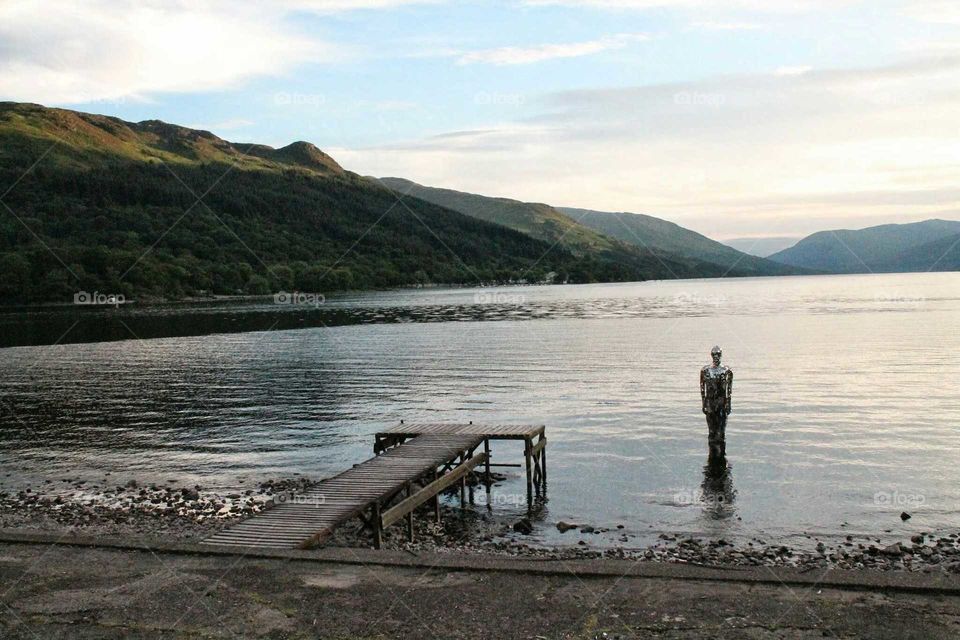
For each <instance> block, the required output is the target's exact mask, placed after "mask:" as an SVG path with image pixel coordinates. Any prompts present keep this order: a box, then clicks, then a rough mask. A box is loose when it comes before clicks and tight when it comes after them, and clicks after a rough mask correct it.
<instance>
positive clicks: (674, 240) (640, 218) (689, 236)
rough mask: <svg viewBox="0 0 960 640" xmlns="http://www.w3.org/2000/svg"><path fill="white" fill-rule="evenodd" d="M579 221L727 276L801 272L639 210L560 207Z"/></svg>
mask: <svg viewBox="0 0 960 640" xmlns="http://www.w3.org/2000/svg"><path fill="white" fill-rule="evenodd" d="M560 211H562V212H564V213H566V214H568V215H570V216H571V217H573V218H574V219H575V220H577V221H579V222H580V224H582V225H584V226H587V227H589V228H591V229H593V230H595V231H598V232H599V233H603V234H605V235H608V236H610V237H611V238H617V239H619V240H622V241H623V242H629V243H631V244H634V245H636V246H638V247H643V248H650V249H654V250H659V251H664V252H669V253H672V254H676V255H679V256H684V257H687V258H692V259H696V260H702V261H706V262H712V263H714V264H717V265H719V266H720V267H721V268H722V269H723V270H724V271H729V273H727V275H749V276H772V275H791V274H797V273H802V272H803V271H804V270H802V269H795V268H791V267H785V266H784V265H782V264H778V263H776V262H771V261H770V260H766V259H764V258H759V257H757V256H751V255H748V254H746V253H744V252H742V251H738V250H737V249H734V248H733V247H728V246H727V245H725V244H722V243H720V242H717V241H716V240H711V239H710V238H708V237H706V236H704V235H701V234H699V233H697V232H696V231H691V230H690V229H686V228H684V227H681V226H680V225H678V224H675V223H673V222H668V221H667V220H662V219H660V218H654V217H653V216H648V215H644V214H642V213H626V212H609V211H592V210H590V209H574V208H570V207H561V208H560Z"/></svg>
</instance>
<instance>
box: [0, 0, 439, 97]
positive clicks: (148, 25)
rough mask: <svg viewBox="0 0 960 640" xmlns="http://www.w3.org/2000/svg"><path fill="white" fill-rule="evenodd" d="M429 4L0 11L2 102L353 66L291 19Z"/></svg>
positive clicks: (40, 1)
mask: <svg viewBox="0 0 960 640" xmlns="http://www.w3.org/2000/svg"><path fill="white" fill-rule="evenodd" d="M429 1H430V0H276V1H270V2H267V1H265V0H254V1H252V2H247V3H234V2H229V1H228V0H206V1H205V2H195V3H190V2H140V1H137V0H86V1H83V2H80V1H70V0H68V1H64V2H58V1H55V0H20V1H18V2H4V3H0V96H2V97H4V98H6V99H14V100H28V101H38V102H46V103H54V104H77V103H87V102H96V101H115V100H118V99H132V100H143V99H145V98H147V97H149V96H150V95H151V94H155V93H162V92H204V91H216V90H222V89H225V88H230V87H234V86H236V85H237V84H239V83H241V82H243V81H245V80H247V79H250V78H256V77H260V76H273V75H278V74H282V73H285V72H287V71H289V70H290V69H292V68H294V67H296V66H297V65H300V64H303V63H306V62H315V63H329V62H336V61H340V60H343V59H345V58H347V57H349V56H350V53H351V52H350V51H349V50H348V48H347V47H345V46H341V45H334V44H332V43H330V42H326V41H324V40H322V39H320V38H318V37H316V36H312V35H309V34H306V33H304V32H303V31H302V30H300V29H299V28H298V26H297V24H296V21H293V20H290V19H289V16H290V15H291V14H293V13H295V12H313V13H333V12H342V11H353V10H361V9H389V8H392V7H397V6H400V5H405V4H425V3H428V2H429Z"/></svg>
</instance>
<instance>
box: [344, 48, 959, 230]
mask: <svg viewBox="0 0 960 640" xmlns="http://www.w3.org/2000/svg"><path fill="white" fill-rule="evenodd" d="M956 86H960V58H957V57H952V58H949V57H929V58H917V59H911V60H904V61H902V62H900V63H897V64H890V65H885V66H875V67H867V68H847V69H811V70H809V71H807V72H805V73H802V74H799V75H797V74H788V75H776V74H773V73H765V74H764V73H756V74H745V75H739V76H728V77H719V78H713V79H711V80H704V81H697V82H677V83H665V84H653V85H645V86H636V87H614V88H609V89H595V90H575V91H564V92H558V93H551V94H548V95H545V96H542V97H541V98H540V99H539V100H537V101H534V102H533V103H531V105H530V106H531V107H537V106H539V113H538V114H537V115H534V116H530V117H526V118H524V119H523V120H519V121H512V122H509V121H508V122H500V123H489V126H488V127H486V128H484V130H483V131H475V132H467V133H462V132H461V134H458V135H456V136H454V137H451V138H447V139H444V138H439V137H433V138H429V139H424V140H419V141H414V142H411V143H409V144H406V145H399V144H397V145H393V146H391V147H389V148H388V147H380V148H374V149H364V150H357V149H341V150H337V151H336V156H337V157H338V158H341V159H342V160H343V161H344V163H345V164H346V165H347V166H358V167H359V168H360V169H361V171H362V172H363V173H370V174H375V175H386V174H387V173H391V172H392V173H394V174H395V173H398V172H399V173H402V174H403V175H406V176H408V177H410V178H411V179H413V180H416V181H417V182H421V183H424V184H433V185H436V186H444V187H449V188H454V189H463V190H468V191H477V192H481V193H489V194H491V195H501V196H509V197H515V198H520V199H523V200H529V201H546V202H551V203H555V204H564V205H569V206H585V207H591V208H600V209H609V210H629V211H638V212H645V213H653V214H655V215H663V216H665V217H668V218H671V219H673V220H675V221H678V222H681V223H683V224H687V225H689V226H692V227H694V228H696V229H697V230H699V231H702V232H705V233H707V234H712V235H716V236H718V237H723V236H731V235H738V234H739V235H744V234H749V233H755V232H757V230H758V229H762V230H763V233H764V234H766V235H770V234H783V235H791V234H804V233H808V232H810V231H813V230H816V229H817V228H821V227H823V226H825V225H829V226H832V227H835V226H858V225H859V226H867V225H869V224H878V223H880V222H893V221H898V220H899V221H904V220H905V219H911V218H912V219H923V218H925V217H932V216H936V215H943V213H942V212H943V211H944V210H947V209H949V208H950V207H949V205H950V204H951V203H955V202H956V198H957V194H958V191H957V188H956V185H957V184H960V164H958V163H957V161H956V158H957V157H960V156H958V155H957V154H958V153H960V148H958V147H957V143H956V136H955V135H954V133H955V130H956V118H955V117H954V114H955V113H958V112H960V94H958V93H957V92H956V91H955V90H954V87H956ZM504 157H509V158H510V162H508V163H505V162H504V161H503V159H504Z"/></svg>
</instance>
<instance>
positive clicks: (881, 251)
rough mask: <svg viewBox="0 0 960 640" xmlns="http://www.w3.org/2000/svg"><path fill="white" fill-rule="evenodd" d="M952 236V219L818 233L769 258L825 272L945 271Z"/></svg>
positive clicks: (951, 261) (956, 227)
mask: <svg viewBox="0 0 960 640" xmlns="http://www.w3.org/2000/svg"><path fill="white" fill-rule="evenodd" d="M957 234H960V222H958V221H953V220H925V221H923V222H914V223H910V224H885V225H880V226H876V227H868V228H866V229H858V230H849V229H837V230H834V231H819V232H817V233H814V234H812V235H809V236H807V237H806V238H804V239H803V240H801V241H800V242H798V243H797V244H796V245H794V246H793V247H790V248H789V249H784V250H783V251H779V252H777V253H775V254H773V255H771V256H770V259H771V260H775V261H777V262H781V263H783V264H788V265H793V266H799V267H806V268H809V269H818V270H821V271H827V272H830V273H868V272H871V271H887V272H893V271H927V270H930V269H933V270H939V271H949V270H952V269H951V267H950V265H956V264H957V260H956V254H955V253H952V252H951V253H950V255H947V256H944V253H945V252H947V251H948V250H950V249H951V244H952V240H953V239H954V238H955V236H956V235H957ZM953 250H956V247H953ZM941 257H942V259H941Z"/></svg>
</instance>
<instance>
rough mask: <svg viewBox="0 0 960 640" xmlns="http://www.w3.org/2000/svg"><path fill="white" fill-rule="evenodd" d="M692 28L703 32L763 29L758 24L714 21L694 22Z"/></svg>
mask: <svg viewBox="0 0 960 640" xmlns="http://www.w3.org/2000/svg"><path fill="white" fill-rule="evenodd" d="M690 26H691V27H692V28H694V29H701V30H703V31H755V30H757V29H763V25H761V24H758V23H756V22H717V21H713V20H706V21H699V22H694V23H693V24H691V25H690Z"/></svg>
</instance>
